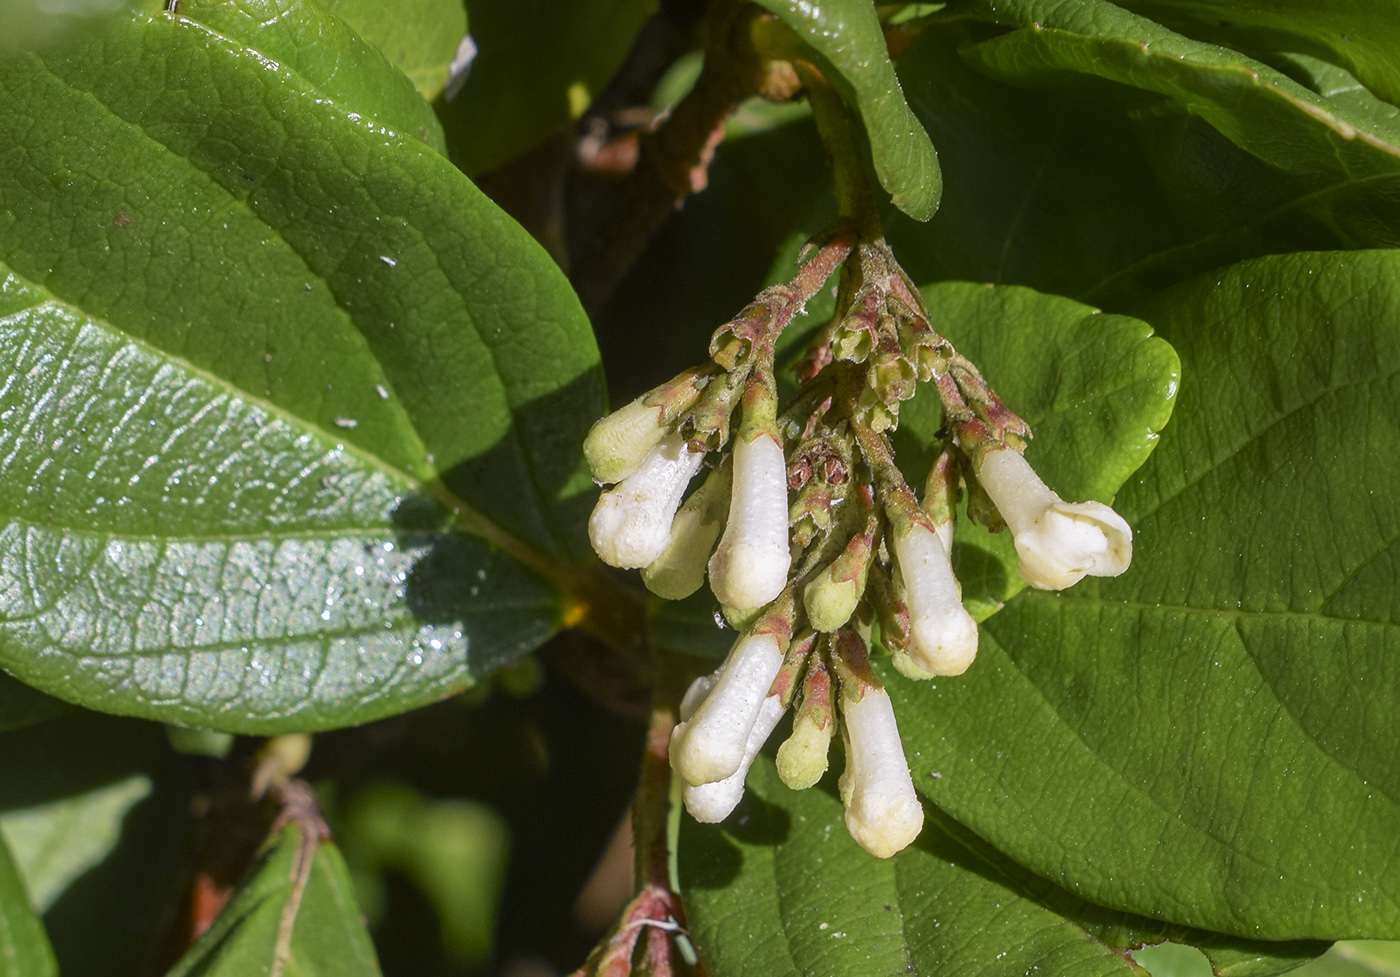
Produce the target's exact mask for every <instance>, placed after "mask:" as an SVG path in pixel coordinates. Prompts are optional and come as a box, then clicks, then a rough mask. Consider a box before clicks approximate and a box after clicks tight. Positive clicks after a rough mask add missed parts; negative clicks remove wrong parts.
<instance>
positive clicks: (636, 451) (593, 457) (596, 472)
mask: <svg viewBox="0 0 1400 977" xmlns="http://www.w3.org/2000/svg"><path fill="white" fill-rule="evenodd" d="M710 374H711V371H710V369H709V368H708V367H695V368H692V369H689V370H684V371H682V372H681V373H680V374H679V375H678V376H675V377H673V378H671V379H670V380H668V381H666V382H665V383H663V384H662V385H661V386H659V387H657V388H655V389H654V390H648V391H647V392H646V393H644V394H642V395H641V396H640V397H638V398H637V399H636V400H634V401H632V402H631V403H629V404H625V405H623V406H622V407H619V408H618V409H617V410H615V411H613V412H612V413H611V414H609V415H607V416H606V417H602V418H599V419H598V420H597V421H595V422H594V424H593V427H591V428H590V429H589V431H588V437H586V438H584V440H583V455H584V457H585V458H587V459H588V467H589V468H590V469H591V470H592V471H593V477H594V478H595V479H596V480H597V481H598V483H599V484H600V485H611V484H613V483H614V482H620V481H622V480H623V479H624V478H626V477H627V476H629V475H631V474H632V473H633V472H635V471H637V469H639V468H641V467H642V463H643V462H644V461H645V460H646V457H647V453H648V452H649V451H651V449H652V448H654V447H655V446H656V444H657V443H658V442H659V441H660V440H661V439H662V438H664V437H665V436H666V435H668V434H670V433H671V432H672V431H674V430H675V429H676V422H677V420H678V418H679V416H680V415H681V414H682V413H683V412H684V411H686V410H687V409H689V408H690V407H691V406H693V405H694V404H695V401H696V400H697V399H699V397H700V394H701V392H702V391H703V390H704V389H705V388H706V387H707V386H708V385H709V382H710V379H711V375H710Z"/></svg>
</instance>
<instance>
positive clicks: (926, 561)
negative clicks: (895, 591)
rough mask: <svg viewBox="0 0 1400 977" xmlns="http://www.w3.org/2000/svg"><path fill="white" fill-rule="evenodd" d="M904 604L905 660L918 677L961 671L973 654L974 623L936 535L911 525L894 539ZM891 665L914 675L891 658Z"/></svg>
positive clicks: (924, 527)
mask: <svg viewBox="0 0 1400 977" xmlns="http://www.w3.org/2000/svg"><path fill="white" fill-rule="evenodd" d="M894 557H895V560H897V561H898V562H899V572H900V576H901V578H902V579H903V581H904V596H905V602H906V603H907V604H908V606H909V646H908V648H907V649H906V651H907V653H908V659H909V662H908V663H909V664H912V665H913V666H914V667H915V668H916V669H917V670H918V671H919V672H923V673H926V675H924V676H922V677H931V676H934V675H961V674H962V673H963V672H965V671H967V667H968V666H969V665H971V664H972V660H973V659H974V658H976V657H977V622H976V621H974V620H973V619H972V615H971V614H969V613H968V612H967V610H966V609H965V608H964V607H963V605H962V595H961V594H960V593H959V591H958V581H957V579H956V578H955V577H954V576H953V564H952V560H951V559H950V558H949V556H948V551H947V550H945V549H944V548H943V544H942V543H941V542H939V539H938V534H937V533H935V532H934V531H932V530H931V529H929V528H928V527H927V526H925V525H923V524H922V523H917V522H916V523H913V524H912V525H911V526H910V527H909V529H908V530H907V531H905V532H897V533H896V534H895V537H894ZM895 667H897V668H899V670H900V671H901V672H904V673H905V674H906V675H910V677H915V676H914V675H913V674H911V672H910V670H908V669H906V668H904V667H903V666H902V665H901V662H899V661H898V660H896V662H895Z"/></svg>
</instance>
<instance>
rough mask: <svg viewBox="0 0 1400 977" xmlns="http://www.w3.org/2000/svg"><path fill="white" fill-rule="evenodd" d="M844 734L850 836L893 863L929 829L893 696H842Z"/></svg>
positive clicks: (868, 692)
mask: <svg viewBox="0 0 1400 977" xmlns="http://www.w3.org/2000/svg"><path fill="white" fill-rule="evenodd" d="M841 729H842V732H843V735H844V737H845V740H846V770H845V772H844V773H843V774H842V775H841V798H842V800H843V801H844V802H845V804H846V830H847V831H849V832H850V833H851V837H852V838H854V839H855V840H856V843H857V844H859V845H860V846H861V847H862V848H864V849H865V850H866V851H868V852H870V854H872V855H875V856H876V857H878V858H889V857H890V856H891V855H893V854H895V853H896V852H899V851H902V850H903V849H904V848H906V847H908V845H909V844H910V843H911V842H912V841H913V840H914V839H915V838H917V837H918V836H919V832H920V831H921V830H922V829H923V826H924V809H923V807H922V806H921V805H920V804H919V799H918V797H917V796H916V795H915V794H914V781H913V779H912V778H911V777H910V776H909V764H908V762H906V761H905V759H904V747H903V746H902V744H901V743H900V739H899V727H898V726H897V725H896V724H895V720H894V708H893V707H892V706H891V704H890V697H889V694H888V693H886V692H885V690H884V689H876V688H867V689H865V692H864V695H862V696H861V698H860V699H859V700H852V699H851V698H849V697H845V696H843V697H842V699H841Z"/></svg>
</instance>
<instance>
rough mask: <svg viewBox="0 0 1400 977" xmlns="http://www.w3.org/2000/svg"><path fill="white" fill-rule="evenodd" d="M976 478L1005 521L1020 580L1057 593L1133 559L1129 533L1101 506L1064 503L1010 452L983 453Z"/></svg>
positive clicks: (1125, 525) (1110, 574) (1108, 573)
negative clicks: (1013, 547)
mask: <svg viewBox="0 0 1400 977" xmlns="http://www.w3.org/2000/svg"><path fill="white" fill-rule="evenodd" d="M977 480H978V481H979V482H981V484H982V487H983V488H984V489H986V491H987V494H988V495H990V496H991V498H992V501H993V502H995V503H996V507H997V510H998V511H999V512H1000V513H1001V516H1002V518H1003V519H1005V520H1006V525H1007V527H1008V528H1009V529H1010V530H1011V535H1012V538H1013V540H1014V542H1015V544H1016V554H1017V555H1018V556H1019V557H1020V558H1021V559H1020V565H1019V566H1018V567H1017V568H1016V569H1017V571H1018V572H1019V573H1020V574H1021V578H1022V579H1023V580H1025V581H1026V583H1028V584H1030V585H1031V586H1032V587H1036V588H1038V589H1040V590H1063V589H1065V588H1066V587H1070V586H1073V585H1074V584H1076V583H1078V582H1079V581H1080V580H1082V579H1083V578H1084V577H1085V576H1086V575H1090V576H1095V577H1116V576H1118V575H1119V574H1120V573H1122V572H1123V571H1124V570H1126V569H1128V564H1129V563H1131V562H1132V559H1133V531H1132V528H1131V527H1129V526H1128V523H1127V521H1126V520H1124V518H1123V517H1122V516H1120V515H1119V514H1118V513H1116V512H1114V511H1113V510H1112V509H1111V508H1109V507H1108V506H1106V505H1104V504H1103V503H1102V502H1074V503H1071V502H1065V501H1064V500H1063V499H1061V498H1060V497H1059V496H1058V495H1056V494H1055V493H1054V492H1053V491H1051V490H1050V489H1049V488H1047V487H1046V485H1045V483H1044V482H1042V481H1041V480H1040V477H1039V476H1038V475H1036V473H1035V471H1034V470H1033V469H1032V468H1031V466H1030V463H1029V462H1028V461H1026V459H1025V458H1023V457H1022V456H1021V453H1020V452H1019V451H1016V450H1015V449H1014V448H999V449H996V450H992V451H988V452H986V453H985V454H984V455H983V457H982V461H981V465H980V467H979V468H978V471H977Z"/></svg>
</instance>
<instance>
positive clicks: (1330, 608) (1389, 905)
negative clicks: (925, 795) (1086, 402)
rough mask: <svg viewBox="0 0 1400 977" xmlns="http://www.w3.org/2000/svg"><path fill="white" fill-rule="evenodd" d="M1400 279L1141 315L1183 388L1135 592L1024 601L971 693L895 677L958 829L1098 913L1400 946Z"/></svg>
mask: <svg viewBox="0 0 1400 977" xmlns="http://www.w3.org/2000/svg"><path fill="white" fill-rule="evenodd" d="M1397 270H1400V265H1397V256H1396V254H1395V253H1394V252H1369V253H1360V254H1350V255H1349V254H1321V255H1293V256H1286V257H1274V258H1264V259H1258V260H1256V261H1252V262H1246V263H1244V264H1242V265H1239V266H1235V267H1233V268H1231V269H1228V270H1226V271H1224V272H1221V273H1219V274H1217V275H1214V276H1209V277H1207V278H1202V279H1197V280H1195V281H1193V282H1191V283H1188V284H1187V285H1184V286H1182V287H1181V288H1180V289H1178V290H1175V291H1173V292H1171V293H1168V294H1166V295H1164V296H1163V297H1162V298H1161V299H1160V300H1158V301H1157V302H1156V303H1155V304H1154V305H1153V306H1152V307H1151V308H1149V309H1147V310H1146V313H1145V314H1146V315H1147V317H1148V318H1149V321H1152V322H1153V324H1154V325H1155V326H1156V327H1157V328H1158V329H1159V330H1160V331H1161V333H1162V334H1163V335H1164V336H1165V337H1166V338H1168V339H1170V340H1171V341H1172V343H1173V345H1174V346H1175V347H1176V349H1177V350H1178V352H1179V353H1180V354H1181V356H1182V361H1183V373H1184V376H1185V377H1186V387H1185V389H1184V391H1183V394H1182V396H1181V403H1180V404H1179V405H1178V408H1177V411H1176V419H1175V421H1174V423H1173V424H1172V425H1171V426H1170V427H1168V428H1167V430H1166V432H1165V433H1164V436H1163V440H1162V443H1161V445H1160V446H1159V447H1158V449H1157V452H1156V454H1155V455H1154V456H1153V458H1152V459H1151V460H1149V462H1148V464H1147V465H1146V466H1145V467H1144V468H1143V470H1142V471H1141V472H1139V473H1138V475H1136V476H1135V477H1134V478H1133V479H1132V480H1130V482H1129V483H1128V485H1127V486H1126V487H1125V488H1124V490H1123V492H1122V493H1120V495H1119V499H1118V505H1119V507H1120V510H1121V511H1122V512H1123V513H1124V515H1125V516H1126V517H1127V518H1128V519H1129V521H1130V522H1131V523H1132V524H1133V526H1134V529H1135V533H1136V539H1135V549H1136V555H1135V565H1134V566H1133V567H1132V568H1131V569H1130V571H1129V572H1128V573H1127V574H1125V575H1124V576H1123V577H1122V578H1119V579H1118V580H1113V581H1106V582H1093V581H1090V582H1087V583H1084V584H1080V585H1079V586H1077V587H1075V588H1073V589H1072V590H1070V591H1067V592H1065V593H1063V594H1059V595H1051V594H1043V593H1038V592H1029V591H1028V592H1025V593H1023V594H1022V595H1021V596H1019V597H1018V598H1017V599H1016V600H1015V601H1012V602H1011V603H1009V604H1008V606H1007V608H1006V609H1005V610H1004V611H1003V612H1002V613H1001V614H999V615H997V616H996V617H995V618H993V619H992V620H990V621H988V622H987V624H986V625H985V627H984V632H983V647H982V651H981V653H980V655H979V659H978V662H977V664H976V666H975V667H974V668H973V669H972V670H971V671H970V672H969V673H968V675H967V676H965V677H963V678H961V679H958V680H955V681H943V680H940V681H939V682H937V684H936V686H935V687H928V686H920V685H915V684H912V683H908V682H905V681H903V680H901V679H900V678H899V677H898V676H891V678H890V685H891V689H892V695H893V696H894V698H895V699H896V701H897V706H898V708H899V709H900V715H901V717H909V719H908V720H906V725H905V726H904V728H905V729H906V733H905V736H906V744H907V746H908V747H909V749H910V751H911V752H912V754H913V756H914V757H915V759H914V761H913V765H914V767H915V769H916V771H918V774H916V775H917V776H927V775H928V772H929V771H931V770H939V771H941V773H942V774H943V776H942V777H941V778H939V779H937V780H935V781H932V782H931V783H930V785H929V793H930V796H931V797H933V798H934V800H935V801H936V802H937V803H938V804H939V805H940V806H942V807H944V808H945V809H947V810H948V811H949V812H950V813H952V814H953V815H954V816H956V817H958V818H959V819H960V820H963V821H964V822H966V823H968V824H969V825H970V826H971V827H973V829H974V830H976V831H977V832H978V833H979V834H981V835H983V836H984V837H986V838H988V839H989V840H990V841H991V842H992V843H994V844H995V845H997V847H998V848H1000V849H1001V850H1003V851H1005V852H1007V853H1008V854H1010V855H1011V856H1012V857H1013V858H1015V859H1017V860H1018V861H1019V862H1021V863H1023V864H1025V865H1027V866H1029V867H1030V868H1032V869H1033V870H1035V871H1037V872H1040V873H1042V874H1044V875H1046V876H1047V877H1049V878H1052V879H1054V880H1056V881H1057V882H1059V883H1060V884H1062V885H1065V886H1066V887H1068V888H1070V889H1071V890H1072V891H1075V892H1077V893H1079V894H1081V895H1083V896H1085V897H1087V898H1089V899H1091V900H1093V901H1095V902H1098V903H1100V904H1103V905H1109V906H1113V907H1115V908H1119V909H1125V910H1129V911H1134V910H1136V911H1141V912H1146V913H1152V914H1154V915H1158V916H1161V917H1163V918H1167V919H1170V920H1173V921H1175V922H1177V923H1182V924H1187V925H1195V926H1201V927H1204V928H1211V929H1218V930H1221V931H1224V932H1231V933H1236V934H1239V935H1245V936H1256V937H1266V938H1270V939H1282V938H1297V937H1317V938H1324V939H1332V938H1354V937H1382V938H1386V937H1391V936H1393V935H1394V934H1395V933H1396V932H1397V931H1400V907H1398V906H1397V903H1396V900H1395V899H1394V898H1393V895H1392V893H1393V892H1394V884H1395V883H1394V880H1395V879H1396V877H1397V873H1400V866H1397V864H1396V862H1395V859H1394V855H1393V844H1392V842H1393V839H1394V837H1395V833H1396V827H1397V822H1400V810H1397V805H1396V802H1395V787H1394V785H1395V783H1396V775H1397V771H1396V769H1395V767H1394V757H1395V756H1396V751H1395V746H1396V744H1395V731H1394V726H1393V724H1392V723H1389V722H1388V720H1386V719H1384V718H1382V717H1386V716H1390V715H1392V714H1393V711H1394V700H1395V698H1396V696H1397V694H1400V688H1398V687H1397V681H1396V672H1395V670H1394V668H1393V666H1392V664H1391V661H1392V659H1393V655H1391V654H1389V650H1390V649H1391V648H1392V647H1393V643H1394V640H1395V633H1396V632H1395V620H1394V619H1395V604H1394V599H1393V595H1394V593H1395V577H1394V563H1393V561H1392V552H1391V551H1392V550H1393V549H1394V539H1395V536H1396V534H1397V527H1398V526H1400V513H1397V510H1396V507H1395V497H1394V494H1393V493H1392V492H1390V491H1389V486H1393V485H1394V484H1395V482H1396V478H1397V475H1396V473H1395V472H1394V470H1393V468H1394V464H1395V459H1396V458H1397V457H1400V441H1397V438H1400V434H1397V431H1400V422H1397V419H1400V390H1397V388H1396V385H1395V377H1396V375H1397V372H1400V294H1397V292H1396V289H1395V287H1394V284H1393V283H1394V282H1395V281H1396V278H1397ZM1324 513H1325V514H1326V517H1325V518H1323V516H1322V515H1321V514H1324ZM1032 744H1033V745H1032ZM989 791H995V796H996V797H998V798H1007V799H1010V800H1012V801H1013V803H1002V802H1000V801H997V802H995V803H994V802H992V801H991V797H992V796H993V795H992V794H990V793H989Z"/></svg>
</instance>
